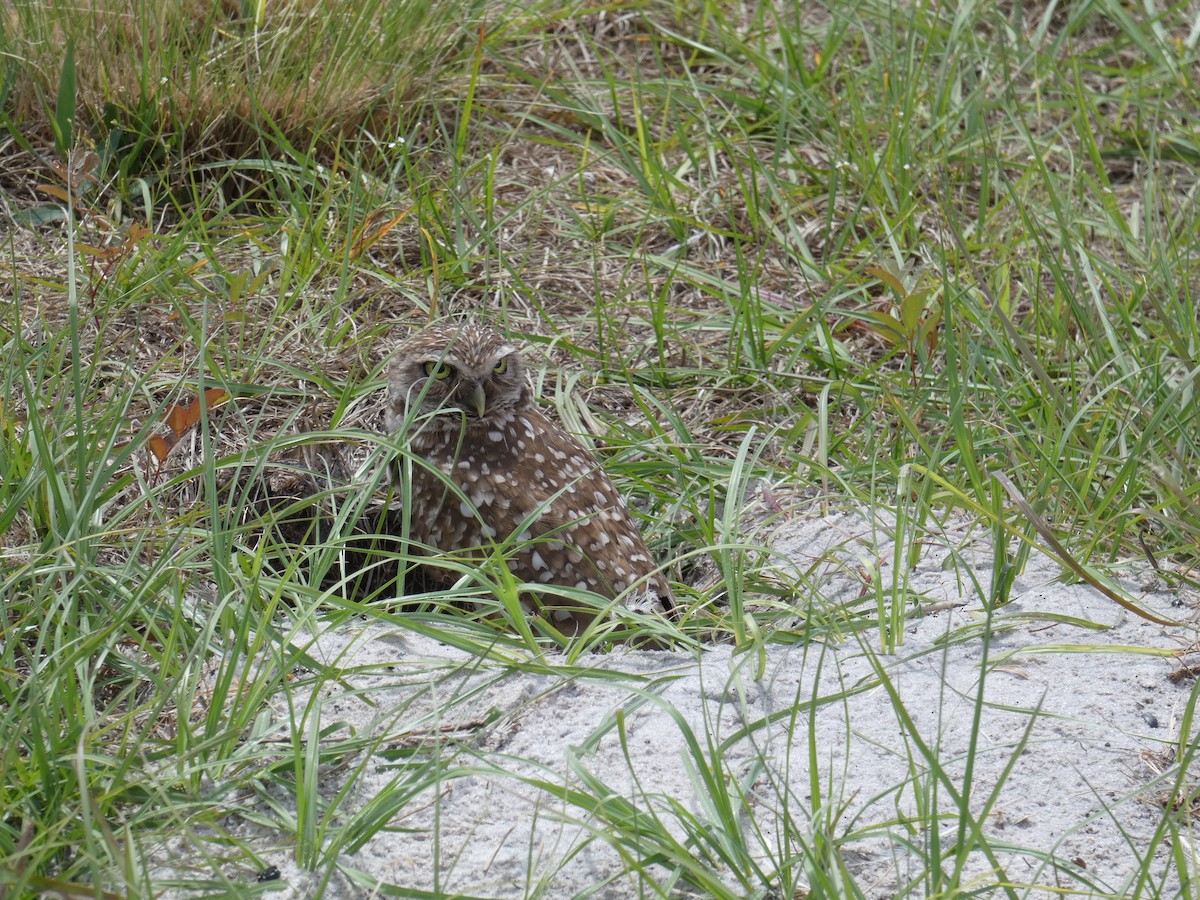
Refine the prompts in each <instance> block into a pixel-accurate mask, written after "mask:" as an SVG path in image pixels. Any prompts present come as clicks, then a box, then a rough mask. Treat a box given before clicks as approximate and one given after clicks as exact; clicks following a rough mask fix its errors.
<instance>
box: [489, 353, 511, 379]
mask: <svg viewBox="0 0 1200 900" xmlns="http://www.w3.org/2000/svg"><path fill="white" fill-rule="evenodd" d="M507 371H508V357H507V356H506V357H504V358H503V359H502V360H500V361H499V362H498V363H496V365H495V366H493V367H492V373H493V374H494V375H503V374H504V373H505V372H507Z"/></svg>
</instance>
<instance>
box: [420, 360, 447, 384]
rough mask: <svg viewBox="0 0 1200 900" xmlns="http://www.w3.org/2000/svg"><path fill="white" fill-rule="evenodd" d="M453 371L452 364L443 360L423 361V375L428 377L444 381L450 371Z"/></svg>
mask: <svg viewBox="0 0 1200 900" xmlns="http://www.w3.org/2000/svg"><path fill="white" fill-rule="evenodd" d="M453 371H454V366H451V365H448V364H447V363H444V362H427V363H425V375H426V376H427V377H429V378H436V379H437V380H438V381H444V380H445V379H447V378H449V377H450V373H451V372H453Z"/></svg>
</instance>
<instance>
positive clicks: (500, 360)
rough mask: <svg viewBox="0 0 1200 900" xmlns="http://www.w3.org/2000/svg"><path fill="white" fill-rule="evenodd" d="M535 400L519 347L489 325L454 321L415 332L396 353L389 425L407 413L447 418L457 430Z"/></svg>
mask: <svg viewBox="0 0 1200 900" xmlns="http://www.w3.org/2000/svg"><path fill="white" fill-rule="evenodd" d="M528 403H529V388H528V385H527V384H526V381H525V369H524V366H522V364H521V357H520V356H519V355H518V353H517V350H516V348H515V347H514V346H513V345H512V344H510V343H508V341H506V340H505V339H504V338H503V337H501V336H500V335H499V334H497V333H496V332H495V331H493V330H492V329H491V328H488V327H486V326H484V325H477V324H474V323H461V322H451V323H445V324H440V325H433V326H430V327H429V328H426V329H424V330H423V331H421V332H419V333H418V334H416V335H414V336H413V337H412V338H410V339H409V340H408V341H406V342H405V343H404V344H402V345H401V346H400V348H399V349H398V350H397V351H396V355H395V358H394V360H393V362H392V367H391V370H390V371H389V373H388V403H387V426H388V430H389V431H395V430H397V429H398V428H399V427H400V425H401V424H402V423H403V421H404V419H405V416H406V415H407V414H411V413H415V414H416V415H418V416H422V417H425V416H435V417H439V416H443V414H444V416H445V417H448V418H449V419H452V420H453V422H454V427H455V428H456V429H457V428H458V427H459V425H460V424H461V423H462V422H463V421H464V420H465V422H466V424H467V425H468V426H469V427H470V426H473V425H486V424H489V423H491V422H495V421H499V420H503V419H506V418H509V417H510V416H511V415H512V413H513V412H514V411H515V410H517V409H520V408H521V407H522V406H524V405H527V404H528Z"/></svg>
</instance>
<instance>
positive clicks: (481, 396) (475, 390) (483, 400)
mask: <svg viewBox="0 0 1200 900" xmlns="http://www.w3.org/2000/svg"><path fill="white" fill-rule="evenodd" d="M471 408H472V409H474V410H475V414H476V415H478V416H479V417H480V418H483V414H484V412H485V411H486V410H487V395H486V394H485V393H484V392H483V383H482V382H479V381H476V382H475V383H474V384H473V385H471Z"/></svg>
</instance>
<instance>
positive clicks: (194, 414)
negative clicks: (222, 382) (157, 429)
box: [148, 388, 230, 462]
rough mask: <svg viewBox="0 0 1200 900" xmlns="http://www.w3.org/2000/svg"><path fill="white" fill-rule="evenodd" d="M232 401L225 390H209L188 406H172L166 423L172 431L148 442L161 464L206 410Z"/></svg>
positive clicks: (165, 419)
mask: <svg viewBox="0 0 1200 900" xmlns="http://www.w3.org/2000/svg"><path fill="white" fill-rule="evenodd" d="M229 399H230V396H229V391H227V390H225V389H224V388H209V389H208V390H206V391H205V392H204V394H203V396H201V397H198V398H196V399H195V400H193V401H192V402H191V403H189V404H187V405H186V406H172V407H171V408H170V409H169V410H167V415H166V416H165V418H164V421H165V422H166V424H167V428H168V429H170V430H169V432H168V433H166V434H155V435H151V437H150V440H149V442H148V447H149V449H150V452H151V453H153V454H154V455H155V456H156V457H158V460H159V462H166V459H167V455H168V454H170V452H171V450H172V449H174V447H175V445H176V444H178V443H179V441H180V439H181V438H182V437H183V436H184V435H185V434H187V432H188V429H190V428H192V427H193V426H195V425H196V424H197V423H198V422H199V421H200V419H201V417H202V416H203V415H204V410H206V409H214V408H216V407H218V406H220V405H221V404H222V403H226V402H228V401H229Z"/></svg>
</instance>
